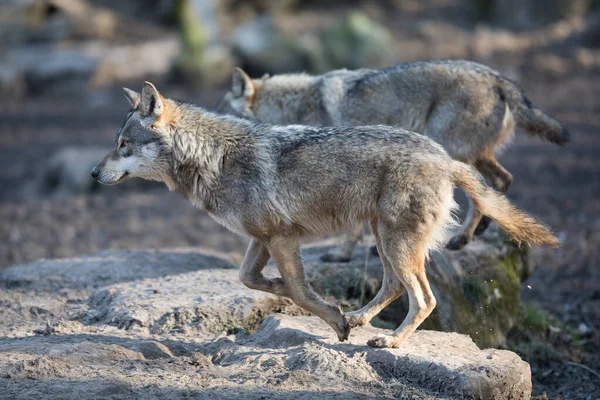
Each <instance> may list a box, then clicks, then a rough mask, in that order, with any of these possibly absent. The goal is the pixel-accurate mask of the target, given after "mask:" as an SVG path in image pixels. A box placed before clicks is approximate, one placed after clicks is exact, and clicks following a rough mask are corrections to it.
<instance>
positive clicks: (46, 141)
mask: <svg viewBox="0 0 600 400" xmlns="http://www.w3.org/2000/svg"><path fill="white" fill-rule="evenodd" d="M406 43H407V46H408V45H412V44H414V43H413V41H411V40H408V39H407V42H406ZM398 46H399V47H401V46H402V42H399V44H398ZM585 51H586V52H587V53H585V54H588V55H589V54H591V58H592V59H593V60H596V61H594V62H591V63H586V62H580V63H574V62H573V61H572V59H571V57H575V56H576V55H578V54H579V55H580V54H583V53H581V52H580V53H576V52H573V51H571V50H569V51H566V50H564V49H560V48H559V49H556V48H552V47H550V48H546V49H542V50H540V51H536V52H535V53H531V54H530V53H527V54H523V53H521V54H513V53H511V54H500V55H495V56H493V57H490V58H489V59H487V60H485V62H486V63H487V64H488V65H490V66H491V67H494V68H497V69H499V70H500V71H501V72H502V73H504V74H507V75H509V76H510V77H511V78H514V79H516V80H517V81H518V82H519V83H520V84H521V85H522V86H523V88H524V89H525V91H526V93H527V94H528V96H529V98H530V99H531V100H532V101H533V102H534V103H535V104H536V105H538V106H540V107H541V108H543V109H544V110H546V111H547V112H549V113H551V114H552V115H554V116H555V117H557V118H558V119H560V120H561V121H562V122H564V123H565V125H566V126H567V127H568V128H569V130H570V131H571V135H572V142H571V143H570V144H569V145H568V146H566V147H564V148H559V147H556V146H554V145H552V144H548V143H543V142H541V141H539V140H536V139H533V138H529V137H527V136H525V135H524V134H522V133H518V134H517V136H516V138H515V140H514V143H513V144H512V146H510V148H509V149H508V151H506V152H505V154H503V155H502V156H500V157H499V161H500V163H501V164H502V165H504V166H505V167H506V168H507V169H508V170H509V171H511V172H512V174H513V175H514V183H513V185H512V187H511V188H510V190H509V193H508V195H509V197H510V198H511V199H512V200H513V201H514V202H515V203H516V204H517V205H518V206H519V207H521V208H522V209H524V210H527V211H528V212H530V213H532V214H533V215H535V216H536V217H538V218H539V219H540V220H541V221H544V222H545V223H547V224H548V225H550V226H551V227H552V228H553V229H554V230H555V232H557V233H558V235H559V237H560V239H561V240H562V241H563V246H562V247H561V248H560V249H557V250H553V249H547V248H536V249H534V250H533V256H534V259H535V262H536V265H537V267H536V268H537V269H536V271H535V272H534V273H533V275H532V276H531V277H530V278H529V279H528V281H527V282H526V284H525V286H524V287H523V292H522V295H523V298H524V300H525V302H529V303H531V304H533V305H534V306H536V307H537V308H539V309H541V310H542V314H543V318H544V320H545V321H547V323H548V326H549V327H548V329H546V330H545V331H544V332H543V333H541V334H536V335H529V334H524V333H523V332H515V335H514V343H513V344H512V345H509V347H511V346H512V347H511V348H512V349H514V350H516V351H517V352H519V354H520V355H521V356H522V357H524V358H525V359H526V360H527V361H529V362H530V363H531V367H532V375H533V380H534V386H533V394H534V395H536V396H544V394H547V396H548V398H552V399H554V398H558V399H560V398H568V399H596V398H600V389H599V388H600V375H598V373H599V372H600V268H599V264H600V250H599V249H600V159H599V158H598V154H599V153H600V132H599V130H600V97H599V96H598V93H599V92H600V67H599V65H600V63H599V62H597V60H598V59H600V53H599V52H598V50H589V51H588V50H585ZM582 57H583V56H582ZM586 57H587V56H586ZM594 57H595V58H594ZM584 58H585V57H584ZM588 58H589V57H588ZM139 84H140V83H139V82H135V83H131V85H132V87H134V88H135V86H136V85H137V86H139ZM159 89H160V90H161V91H163V92H164V93H166V94H168V95H169V96H171V97H174V98H178V99H182V100H187V101H193V102H195V103H198V104H200V105H203V106H206V107H208V108H211V107H214V106H215V105H216V104H217V103H218V101H219V100H220V97H221V96H222V94H223V90H224V89H223V88H221V89H206V90H204V91H201V92H192V91H191V90H190V89H188V88H186V87H183V86H178V85H176V84H173V83H170V82H166V81H164V82H160V81H159ZM126 110H127V105H126V102H125V100H124V99H123V97H122V94H121V92H120V89H119V87H116V86H115V87H111V88H107V89H103V90H99V91H93V92H89V93H83V94H81V95H79V96H77V95H69V96H53V95H42V96H38V97H35V98H30V99H27V100H26V101H24V102H18V103H17V102H11V101H10V100H7V99H3V100H2V102H1V106H0V268H2V267H6V266H10V265H16V264H22V263H26V262H30V261H33V260H37V259H40V258H56V257H67V256H74V255H78V254H85V253H90V252H94V251H97V250H102V249H131V248H161V247H174V246H177V247H182V246H184V247H185V246H202V247H205V248H214V249H218V250H220V251H224V252H231V253H235V254H237V257H241V256H242V254H243V252H244V250H245V245H246V243H247V240H246V239H245V238H241V237H238V236H236V235H234V234H232V233H230V232H228V231H226V230H225V229H224V228H222V227H220V226H219V225H218V224H217V223H216V222H214V221H212V220H211V219H210V218H209V217H208V216H207V215H206V214H204V213H203V212H201V211H198V210H195V209H193V208H192V206H191V205H189V204H187V202H186V201H185V200H183V199H181V198H179V197H178V196H177V195H175V194H173V193H169V192H168V191H167V190H166V188H159V189H154V190H147V191H143V192H137V191H118V192H117V191H110V190H104V189H101V190H98V191H97V192H96V193H94V194H91V195H76V196H70V197H67V198H60V199H49V198H45V197H35V198H32V197H30V196H24V195H23V193H24V187H25V186H27V185H28V184H30V183H31V182H32V181H33V180H34V179H35V177H36V176H37V175H39V173H40V171H41V169H43V167H44V165H45V162H46V160H47V159H48V158H49V157H50V156H51V155H52V154H53V153H54V152H55V151H57V150H58V149H60V148H62V147H64V146H88V145H94V146H106V148H107V149H108V148H109V147H110V146H112V143H113V140H114V135H115V132H116V130H117V129H118V127H119V125H120V123H121V120H122V118H123V116H124V115H125V112H126ZM538 340H539V341H541V343H543V344H544V346H545V347H544V346H541V347H535V349H538V348H543V349H546V350H543V351H536V350H535V349H534V350H531V347H532V346H529V347H528V346H525V345H523V343H527V344H528V345H531V344H532V342H535V341H538ZM515 343H516V344H515ZM548 349H551V353H552V355H551V356H549V355H548V354H549V353H548V351H547V350H548ZM542 398H543V397H542Z"/></svg>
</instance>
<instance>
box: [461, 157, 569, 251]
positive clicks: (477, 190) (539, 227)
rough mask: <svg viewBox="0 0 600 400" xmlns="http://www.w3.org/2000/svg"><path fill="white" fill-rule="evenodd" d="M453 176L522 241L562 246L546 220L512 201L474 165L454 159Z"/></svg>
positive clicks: (485, 210) (489, 214) (488, 214)
mask: <svg viewBox="0 0 600 400" xmlns="http://www.w3.org/2000/svg"><path fill="white" fill-rule="evenodd" d="M452 179H453V181H454V183H456V184H457V185H459V186H460V187H461V188H463V189H464V190H465V191H466V192H467V193H468V194H469V196H471V198H472V199H473V201H474V202H475V206H476V207H478V208H479V209H480V210H481V212H482V213H483V214H484V215H487V216H489V217H490V218H492V219H493V220H494V221H496V222H497V223H498V224H499V225H500V226H501V227H502V228H504V229H505V230H506V231H507V232H508V233H509V234H510V235H511V236H512V237H513V239H514V240H516V241H517V242H518V243H521V241H523V240H525V241H527V242H529V243H533V244H547V245H549V246H552V247H558V245H559V244H560V242H559V240H558V239H557V238H556V236H554V235H553V234H552V232H550V230H549V229H548V228H547V227H546V226H544V225H543V224H539V223H537V222H536V221H535V219H533V218H532V217H530V216H529V215H527V214H526V213H524V212H523V211H521V210H519V209H518V208H516V207H515V206H514V205H512V204H511V203H510V202H509V201H508V199H507V198H506V197H505V196H503V195H501V194H499V193H498V192H496V191H494V190H493V189H491V188H490V187H488V186H487V185H486V184H485V181H484V179H483V177H482V176H481V175H480V174H479V172H477V170H476V169H475V168H473V167H471V166H470V165H467V164H464V163H462V162H459V161H452Z"/></svg>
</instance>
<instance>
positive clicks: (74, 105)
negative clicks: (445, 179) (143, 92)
mask: <svg viewBox="0 0 600 400" xmlns="http://www.w3.org/2000/svg"><path fill="white" fill-rule="evenodd" d="M449 58H452V59H468V60H474V61H478V62H481V63H484V64H487V65H489V66H491V67H492V68H494V69H497V70H499V71H500V72H501V73H502V74H504V75H505V76H507V77H509V78H511V79H513V80H515V81H517V82H519V84H520V85H521V86H522V87H523V88H524V89H525V91H526V93H528V97H529V98H530V99H531V100H532V101H533V102H534V103H535V104H536V105H538V106H540V107H541V108H542V109H544V110H545V111H547V112H549V113H550V114H552V115H553V116H555V117H556V118H558V119H559V120H561V121H562V122H563V123H565V125H566V126H567V127H568V128H569V129H570V130H571V132H572V143H571V144H570V145H569V146H567V147H565V148H558V147H556V146H553V145H550V144H546V143H541V142H540V141H537V140H535V139H531V138H528V137H525V136H524V135H519V134H517V137H516V139H515V142H514V144H513V145H512V146H511V147H510V149H509V151H507V152H506V154H504V155H502V156H501V157H500V158H499V160H500V162H501V163H502V164H503V165H504V166H505V167H506V168H507V169H508V170H509V171H511V172H512V173H513V175H514V178H515V180H514V183H513V186H512V187H511V188H510V191H509V197H510V198H511V199H512V200H513V201H514V202H515V203H516V204H517V205H518V206H520V207H521V208H523V209H525V210H528V211H529V212H531V213H532V214H534V215H535V216H536V217H538V218H540V219H541V220H542V221H544V222H546V223H548V224H549V225H551V226H552V228H553V229H554V230H555V231H556V232H557V233H558V235H559V237H560V238H561V240H563V242H564V246H563V247H562V248H561V249H559V250H551V249H534V250H533V258H534V262H535V265H536V270H535V272H534V273H533V275H532V276H531V277H530V278H529V280H528V281H527V282H526V286H524V287H523V292H522V298H523V299H524V304H526V307H530V310H532V311H531V313H532V315H533V316H532V318H533V320H534V323H533V324H535V325H536V328H537V329H536V330H535V333H533V332H530V331H528V330H527V329H526V328H527V327H525V328H523V327H521V329H519V330H516V331H515V332H513V334H512V336H511V341H510V342H509V343H508V344H507V346H508V347H509V348H511V349H512V350H514V351H517V352H518V353H519V354H520V355H521V356H522V357H524V358H525V359H526V360H527V361H529V362H530V363H531V365H532V373H533V378H534V394H535V395H537V396H540V397H539V398H582V399H596V398H598V397H599V396H600V389H598V382H600V375H598V374H597V371H599V370H600V333H599V331H598V330H599V325H600V268H599V264H600V250H599V245H600V159H599V157H598V153H600V135H599V132H598V130H599V128H600V96H598V93H599V92H600V2H599V1H598V0H382V1H375V0H346V1H342V0H329V1H318V0H305V1H302V0H156V1H149V0H129V1H120V0H95V1H94V0H0V223H1V224H0V268H2V267H7V266H11V265H16V264H22V263H27V262H30V261H33V260H37V259H40V258H56V257H66V256H73V255H77V254H83V253H91V252H94V251H98V250H102V249H108V248H113V249H119V248H122V249H131V248H160V247H182V246H202V247H207V248H214V249H217V250H219V251H223V252H228V253H231V254H232V255H233V256H234V257H238V258H239V259H241V257H242V255H243V252H244V250H245V246H246V244H247V240H246V239H245V238H242V237H239V236H236V235H234V234H232V233H229V232H227V231H226V230H225V229H224V228H221V227H219V226H218V225H217V224H216V223H215V222H213V221H212V220H211V219H210V218H209V217H208V216H207V215H206V214H204V213H202V212H200V211H198V210H195V209H194V208H192V207H191V206H190V205H188V204H187V202H186V201H185V200H184V199H182V198H179V197H178V196H177V195H175V194H172V193H169V192H168V191H167V190H166V189H165V188H164V187H160V186H157V185H155V184H149V183H145V182H137V181H135V180H134V181H130V182H127V183H126V184H123V185H120V186H117V187H102V188H100V187H98V185H97V184H96V183H95V182H94V181H93V180H92V179H91V178H90V176H89V171H90V169H91V168H92V166H93V165H94V164H95V163H96V162H97V161H98V160H99V159H100V158H101V157H102V156H103V155H104V154H105V153H106V151H107V150H108V149H109V148H111V147H112V146H113V142H114V137H115V134H116V132H117V129H118V128H119V126H120V124H121V121H122V118H123V117H124V116H125V114H126V112H127V110H128V103H127V102H126V100H125V98H124V97H123V95H122V92H121V87H122V86H128V87H130V88H132V89H135V90H140V89H141V84H142V82H143V81H144V80H151V81H152V82H154V83H155V84H156V85H157V87H158V88H159V90H161V92H162V93H163V94H165V95H166V96H168V97H172V98H176V99H180V100H184V101H191V102H194V103H197V104H199V105H201V106H204V107H206V108H209V109H211V108H214V107H215V106H216V105H217V104H218V102H219V101H220V99H221V97H222V96H223V94H224V93H225V91H226V90H227V89H228V87H229V85H230V77H231V71H232V69H233V67H234V66H241V67H243V68H244V69H245V70H246V71H247V72H248V73H249V74H250V75H251V76H253V77H260V76H262V75H263V74H264V73H270V74H276V73H282V72H298V71H306V72H310V73H322V72H325V71H328V70H331V69H336V68H360V67H383V66H387V65H391V64H394V63H397V62H407V61H414V60H429V59H449ZM584 367H585V368H584ZM586 368H587V369H586ZM590 368H591V372H590V370H589V369H590ZM590 388H591V389H590ZM544 396H547V397H544Z"/></svg>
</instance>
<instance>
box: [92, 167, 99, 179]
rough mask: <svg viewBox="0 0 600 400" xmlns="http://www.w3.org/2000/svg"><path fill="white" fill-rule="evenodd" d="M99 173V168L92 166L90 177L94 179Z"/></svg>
mask: <svg viewBox="0 0 600 400" xmlns="http://www.w3.org/2000/svg"><path fill="white" fill-rule="evenodd" d="M99 174H100V170H98V167H94V168H93V169H92V178H94V179H96V178H98V175H99Z"/></svg>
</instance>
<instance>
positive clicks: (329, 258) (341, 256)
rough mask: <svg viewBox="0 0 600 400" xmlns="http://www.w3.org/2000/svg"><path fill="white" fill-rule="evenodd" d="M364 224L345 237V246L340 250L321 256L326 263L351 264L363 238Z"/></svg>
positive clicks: (357, 226) (354, 228)
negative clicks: (355, 250)
mask: <svg viewBox="0 0 600 400" xmlns="http://www.w3.org/2000/svg"><path fill="white" fill-rule="evenodd" d="M362 229H363V227H362V224H357V225H356V226H354V227H353V228H352V230H351V231H348V232H346V234H345V235H344V244H343V245H342V247H341V248H339V249H337V248H336V249H333V250H331V251H328V252H327V253H325V254H323V255H322V256H321V261H324V262H349V261H350V260H351V259H352V254H354V249H355V248H356V245H357V244H358V241H359V240H360V239H361V238H362Z"/></svg>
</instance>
